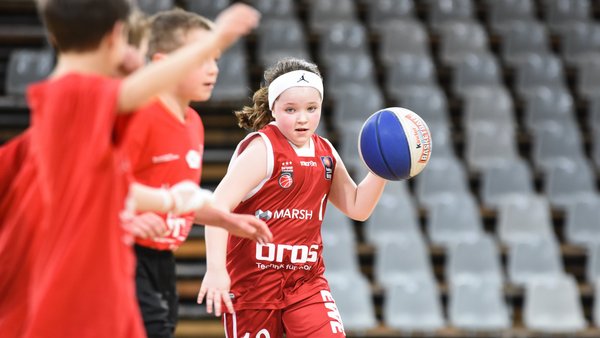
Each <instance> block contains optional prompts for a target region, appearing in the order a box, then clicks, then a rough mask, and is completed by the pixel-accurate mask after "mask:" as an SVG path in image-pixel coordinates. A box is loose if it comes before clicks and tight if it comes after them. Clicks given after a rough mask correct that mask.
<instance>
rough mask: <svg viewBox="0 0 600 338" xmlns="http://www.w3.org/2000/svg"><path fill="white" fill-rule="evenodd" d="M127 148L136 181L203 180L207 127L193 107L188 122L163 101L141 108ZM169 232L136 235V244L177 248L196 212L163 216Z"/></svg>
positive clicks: (132, 121) (133, 119)
mask: <svg viewBox="0 0 600 338" xmlns="http://www.w3.org/2000/svg"><path fill="white" fill-rule="evenodd" d="M123 148H124V150H125V152H126V154H127V155H128V156H129V159H130V161H131V168H132V172H133V177H134V178H135V180H136V181H138V182H140V183H142V184H145V185H148V186H151V187H157V188H158V187H162V186H167V187H168V186H171V185H174V184H175V183H178V182H180V181H182V180H192V181H194V182H198V183H199V182H200V175H201V174H202V154H203V151H204V126H203V125H202V120H201V119H200V116H199V115H198V113H197V112H196V111H195V110H193V109H192V108H188V109H187V112H186V118H185V122H182V121H180V120H179V119H177V118H176V117H175V116H174V115H173V114H171V113H170V112H169V111H168V109H167V108H166V107H165V106H164V105H163V104H162V103H161V102H160V101H159V100H156V101H155V102H154V103H152V104H150V105H148V106H146V107H144V108H142V109H140V110H139V111H138V112H136V114H134V115H133V116H132V117H131V118H130V121H129V123H128V127H127V132H126V134H125V138H124V141H123ZM161 216H162V217H163V218H164V219H165V221H166V222H167V224H168V226H169V233H168V234H167V235H165V236H163V237H161V238H156V239H143V238H136V243H138V244H140V245H143V246H146V247H150V248H154V249H158V250H175V249H176V248H177V247H179V245H181V243H182V242H183V241H185V239H186V238H187V236H188V234H189V232H190V229H191V227H192V225H193V221H194V213H189V214H186V215H181V216H173V215H170V214H169V215H167V214H162V215H161Z"/></svg>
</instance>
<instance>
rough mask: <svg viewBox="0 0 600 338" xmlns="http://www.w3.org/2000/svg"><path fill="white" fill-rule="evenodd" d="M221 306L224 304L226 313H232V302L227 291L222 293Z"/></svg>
mask: <svg viewBox="0 0 600 338" xmlns="http://www.w3.org/2000/svg"><path fill="white" fill-rule="evenodd" d="M222 298H223V304H225V308H226V309H227V312H229V313H233V312H234V311H233V302H232V301H231V297H229V292H227V291H223V295H222Z"/></svg>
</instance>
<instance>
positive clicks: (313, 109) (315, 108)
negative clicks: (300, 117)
mask: <svg viewBox="0 0 600 338" xmlns="http://www.w3.org/2000/svg"><path fill="white" fill-rule="evenodd" d="M316 110H317V107H308V111H309V112H311V113H312V112H315V111H316Z"/></svg>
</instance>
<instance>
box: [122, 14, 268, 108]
mask: <svg viewBox="0 0 600 338" xmlns="http://www.w3.org/2000/svg"><path fill="white" fill-rule="evenodd" d="M259 18H260V14H259V13H258V12H257V11H256V10H255V9H253V8H252V7H250V6H247V5H243V4H235V5H232V6H231V7H229V8H228V9H226V10H225V11H223V13H222V14H220V15H219V17H218V18H217V20H216V22H215V27H214V29H213V30H212V32H211V34H210V35H209V36H208V37H207V38H206V39H204V40H202V41H200V42H198V43H195V44H192V45H189V46H185V47H183V48H181V49H179V50H177V51H176V52H174V53H172V54H170V55H169V57H168V58H166V59H165V60H163V61H162V62H154V63H152V64H150V65H148V66H146V67H144V68H142V69H140V70H138V71H136V72H134V73H133V74H132V75H130V76H128V77H127V78H125V79H124V80H123V83H122V85H121V89H120V92H119V97H118V102H117V111H118V112H120V113H130V112H132V111H134V110H135V109H137V108H139V107H140V106H142V105H143V104H145V103H147V102H148V101H150V100H151V99H152V98H154V97H155V96H156V95H158V94H160V93H162V92H165V91H166V90H168V89H170V88H173V87H175V86H176V85H177V83H178V82H180V81H181V80H182V79H183V78H184V77H185V76H186V75H187V74H188V72H189V70H190V69H191V68H194V67H195V66H197V65H199V64H201V63H203V62H205V61H206V60H207V59H209V58H213V57H214V56H215V55H217V54H218V53H221V52H223V51H225V49H227V48H228V47H229V46H230V45H231V44H233V43H234V42H235V41H237V39H239V38H240V37H241V36H243V35H246V34H248V33H249V32H250V30H252V29H253V28H254V27H256V26H257V25H258V21H259Z"/></svg>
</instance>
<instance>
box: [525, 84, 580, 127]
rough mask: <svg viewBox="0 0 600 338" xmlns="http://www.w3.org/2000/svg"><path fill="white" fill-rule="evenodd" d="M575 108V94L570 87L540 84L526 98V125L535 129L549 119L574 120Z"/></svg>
mask: <svg viewBox="0 0 600 338" xmlns="http://www.w3.org/2000/svg"><path fill="white" fill-rule="evenodd" d="M574 110H575V107H574V102H573V96H572V95H571V93H570V92H569V90H568V89H566V88H564V87H549V86H540V87H538V88H536V89H535V90H533V91H531V92H530V95H528V96H527V97H526V98H525V111H524V113H525V119H524V122H525V126H526V127H527V129H529V130H534V129H535V128H539V127H540V126H541V125H542V124H545V123H547V122H549V121H554V122H557V123H563V122H565V121H567V120H569V122H574V118H575V114H574ZM569 122H565V123H569Z"/></svg>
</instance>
